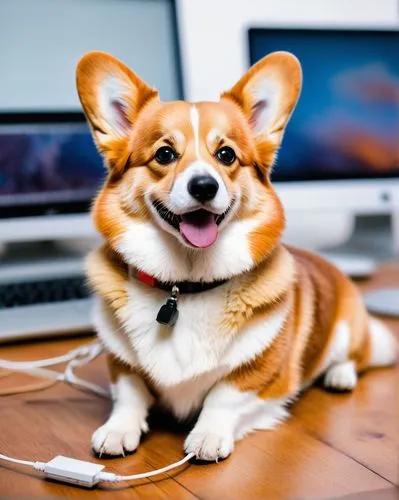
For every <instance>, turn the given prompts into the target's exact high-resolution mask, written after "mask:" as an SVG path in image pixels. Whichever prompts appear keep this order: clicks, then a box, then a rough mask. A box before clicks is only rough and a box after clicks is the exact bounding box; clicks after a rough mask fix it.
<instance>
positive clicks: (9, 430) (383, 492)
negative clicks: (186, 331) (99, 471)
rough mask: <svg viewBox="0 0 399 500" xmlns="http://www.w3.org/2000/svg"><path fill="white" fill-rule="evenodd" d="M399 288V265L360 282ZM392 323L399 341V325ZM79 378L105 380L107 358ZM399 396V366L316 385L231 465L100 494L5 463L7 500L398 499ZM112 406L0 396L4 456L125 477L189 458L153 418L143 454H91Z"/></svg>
mask: <svg viewBox="0 0 399 500" xmlns="http://www.w3.org/2000/svg"><path fill="white" fill-rule="evenodd" d="M392 284H395V285H399V265H398V264H397V263H391V264H386V265H385V266H382V267H381V268H380V269H379V270H378V272H377V273H376V275H375V276H374V277H373V278H372V279H370V280H367V281H362V282H359V286H360V287H361V288H362V289H363V290H370V289H373V288H377V287H380V286H386V285H392ZM386 321H387V323H389V324H390V326H391V327H392V328H393V329H394V330H395V332H396V334H397V336H398V339H399V321H398V320H394V319H386ZM0 327H1V326H0ZM90 341H92V337H83V338H78V339H77V338H74V339H62V340H59V339H58V340H52V341H51V340H46V341H43V342H39V341H38V342H31V343H24V344H18V345H9V346H3V347H1V348H0V357H2V358H7V359H12V360H29V359H32V360H34V359H39V358H44V357H50V356H55V355H58V354H61V353H64V352H66V351H67V350H69V349H71V348H74V347H77V346H79V345H82V344H84V343H87V342H90ZM80 374H81V375H82V376H83V377H85V378H87V379H89V380H92V381H94V382H96V383H98V384H101V385H103V386H106V384H107V372H106V368H105V360H104V359H103V358H100V359H98V360H96V361H95V362H94V363H92V365H90V366H89V367H87V368H84V369H83V370H81V372H80ZM0 375H1V374H0ZM24 383H32V378H30V377H28V376H24V375H18V374H13V375H10V376H6V377H4V376H3V377H1V376H0V390H1V389H4V388H7V387H13V386H16V385H21V384H24ZM398 394H399V392H398V369H397V368H391V369H383V370H375V371H372V372H369V373H367V374H365V375H364V376H363V377H362V378H361V379H360V382H359V385H358V387H357V388H356V390H355V391H354V393H352V394H337V393H327V392H325V391H324V390H323V389H321V388H320V387H314V388H312V389H310V390H308V391H307V392H306V393H305V394H304V395H303V396H302V397H301V398H300V399H299V401H298V402H297V403H295V404H294V405H293V407H292V418H291V419H290V420H289V421H288V422H287V423H285V424H283V425H281V426H280V427H279V428H278V429H276V430H274V431H260V432H256V433H254V434H252V435H250V436H248V437H247V438H245V439H244V440H243V441H240V442H239V443H237V445H236V450H235V452H234V453H233V455H232V456H231V457H230V458H228V459H227V460H225V461H223V462H220V463H218V464H202V463H189V464H186V465H185V466H183V467H182V468H181V469H180V470H178V471H176V472H174V471H172V472H170V473H168V474H164V475H163V476H159V477H157V478H152V479H151V480H141V481H138V482H131V483H127V484H126V483H119V484H116V485H105V486H101V487H98V488H96V489H93V490H85V489H82V488H78V487H74V486H67V485H63V484H59V483H53V482H49V481H44V480H42V479H41V478H40V474H39V473H37V472H35V471H33V470H31V469H28V468H26V467H22V466H18V465H13V464H6V463H4V462H0V498H47V499H50V498H52V499H53V498H82V499H89V498H92V499H100V498H101V499H112V500H114V499H115V500H118V499H123V498H132V499H139V498H140V499H141V498H142V499H160V498H163V499H176V500H186V499H187V500H190V499H195V498H201V499H209V500H212V499H215V500H218V499H237V500H245V499H250V500H255V499H272V500H273V499H284V500H285V499H292V500H294V499H295V500H300V499H302V500H307V499H338V498H342V499H347V500H393V499H398V498H399V490H398V489H397V485H398V473H399V460H398V459H399V457H398V443H399V440H398V431H399V419H398V416H399V415H398V413H399V412H398V402H399V398H398ZM109 409H110V403H109V402H108V401H107V400H105V399H102V398H100V397H96V396H94V395H91V394H85V393H83V392H79V391H77V390H75V389H73V388H71V387H67V386H65V385H62V384H57V385H55V386H53V387H51V388H49V389H47V390H44V391H41V392H35V393H29V394H20V395H14V396H4V397H2V398H0V453H5V454H8V455H10V456H14V457H17V458H22V459H26V460H39V461H47V460H50V459H51V458H53V457H54V456H56V455H66V456H71V457H74V458H78V459H83V460H91V461H95V462H101V463H106V465H107V466H108V468H109V469H110V470H112V471H114V472H118V473H120V474H133V473H135V472H143V471H149V470H152V469H154V468H158V467H163V466H165V465H167V464H169V463H171V462H174V461H176V460H179V459H181V458H182V457H183V452H182V444H183V440H184V436H185V435H186V432H187V429H184V428H183V427H179V426H177V425H176V424H175V423H174V422H173V420H172V419H171V418H169V417H167V416H165V415H163V416H162V415H154V416H153V417H152V422H151V424H152V430H151V432H150V433H149V435H148V436H146V437H145V438H144V440H143V442H142V444H141V447H140V448H139V450H138V451H137V452H136V453H134V454H133V455H131V456H128V457H125V458H118V459H108V460H104V459H103V460H97V459H96V458H94V457H93V456H92V454H91V450H90V437H91V434H92V432H93V431H94V430H95V429H96V427H97V426H99V425H100V424H102V423H103V422H104V420H105V418H106V416H107V414H108V412H109Z"/></svg>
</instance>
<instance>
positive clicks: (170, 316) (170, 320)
mask: <svg viewBox="0 0 399 500" xmlns="http://www.w3.org/2000/svg"><path fill="white" fill-rule="evenodd" d="M178 293H179V289H178V288H177V287H176V286H174V287H173V289H172V295H171V296H170V297H169V298H168V300H167V301H166V304H164V305H163V306H162V307H161V309H160V310H159V312H158V315H157V321H158V323H160V324H161V325H169V326H173V325H174V324H175V323H176V321H177V318H178V317H179V311H178V309H177V299H178Z"/></svg>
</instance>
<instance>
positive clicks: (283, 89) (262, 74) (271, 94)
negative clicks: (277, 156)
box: [222, 52, 302, 146]
mask: <svg viewBox="0 0 399 500" xmlns="http://www.w3.org/2000/svg"><path fill="white" fill-rule="evenodd" d="M301 84H302V71H301V65H300V63H299V61H298V59H297V58H296V57H295V56H293V55H292V54H290V53H289V52H273V53H272V54H269V55H267V56H266V57H264V58H263V59H262V60H260V61H259V62H258V63H256V64H255V65H254V66H252V68H251V69H250V70H249V71H248V72H247V73H246V74H245V75H244V76H243V77H242V78H241V80H239V82H238V83H236V84H235V85H234V87H233V88H232V89H231V90H230V91H228V92H225V93H224V94H222V97H228V98H231V99H233V100H234V101H235V102H236V103H238V104H239V106H240V107H241V109H242V110H243V111H244V114H245V116H246V117H247V119H248V121H249V124H250V126H251V128H252V130H253V134H254V139H255V143H256V144H261V143H263V142H264V141H267V142H268V143H271V144H272V145H274V146H278V145H279V143H280V142H281V139H282V134H283V132H284V128H285V126H286V124H287V122H288V120H289V118H290V116H291V113H292V111H293V109H294V107H295V104H296V102H297V100H298V97H299V94H300V91H301Z"/></svg>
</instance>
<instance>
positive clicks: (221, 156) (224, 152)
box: [215, 146, 237, 165]
mask: <svg viewBox="0 0 399 500" xmlns="http://www.w3.org/2000/svg"><path fill="white" fill-rule="evenodd" d="M215 156H216V158H217V159H218V160H219V161H220V163H223V165H231V164H232V163H234V162H235V160H236V158H237V156H236V154H235V151H234V149H233V148H231V147H229V146H223V147H222V148H220V149H219V150H218V151H216V154H215Z"/></svg>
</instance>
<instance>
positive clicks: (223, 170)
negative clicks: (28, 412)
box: [77, 52, 396, 461]
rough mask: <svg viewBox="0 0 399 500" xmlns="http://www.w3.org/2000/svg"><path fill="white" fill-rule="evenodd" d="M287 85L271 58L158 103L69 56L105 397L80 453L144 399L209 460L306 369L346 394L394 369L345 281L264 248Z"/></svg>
mask: <svg viewBox="0 0 399 500" xmlns="http://www.w3.org/2000/svg"><path fill="white" fill-rule="evenodd" d="M301 80H302V75H301V66H300V63H299V61H298V60H297V59H296V58H295V57H294V56H293V55H291V54H289V53H286V52H275V53H272V54H269V55H267V56H266V57H265V58H264V59H262V60H261V61H259V62H258V63H257V64H255V65H254V66H253V67H252V68H251V69H250V70H249V71H248V72H247V73H246V74H245V75H244V76H243V77H242V78H241V79H240V80H239V81H238V83H236V84H235V85H234V86H233V87H232V88H231V89H230V90H228V91H226V92H224V93H222V94H221V97H220V100H219V101H218V102H196V103H189V102H183V101H177V102H162V101H161V100H160V98H159V95H158V92H157V91H156V90H155V89H154V88H151V87H150V86H148V85H147V84H146V83H145V82H144V81H143V80H141V79H140V78H139V77H138V76H137V75H136V74H135V73H133V72H132V71H131V70H130V69H129V68H128V67H126V66H125V65H124V64H123V63H122V62H120V61H119V60H117V59H116V58H114V57H112V56H111V55H108V54H106V53H103V52H91V53H88V54H86V55H85V56H84V57H83V58H82V59H81V61H80V62H79V64H78V68H77V88H78V93H79V96H80V100H81V103H82V106H83V109H84V112H85V114H86V117H87V119H88V122H89V124H90V127H91V130H92V133H93V137H94V141H95V143H96V145H97V147H98V149H99V151H100V152H101V154H102V156H103V158H104V161H105V165H106V167H107V169H108V175H107V178H106V180H105V183H104V185H103V187H102V189H101V190H100V191H99V193H98V195H97V197H96V200H95V202H94V205H93V210H92V214H93V220H94V223H95V226H96V228H97V229H98V231H99V232H100V234H101V235H102V236H103V238H104V242H103V245H102V246H101V247H100V248H98V249H97V250H95V251H94V252H92V253H91V254H90V255H89V257H88V259H87V273H88V279H89V283H90V285H91V287H92V289H93V291H94V293H95V296H96V306H95V313H94V316H95V326H96V329H97V332H98V336H99V338H100V340H101V342H102V343H103V345H104V347H105V349H106V351H107V356H108V361H109V370H110V380H111V393H112V398H113V409H112V412H111V415H110V417H109V419H108V420H107V421H106V423H105V424H104V425H102V426H101V427H100V428H99V429H97V430H96V431H95V433H94V435H93V438H92V447H93V450H94V451H95V452H96V453H98V454H102V453H104V454H108V455H123V454H124V453H125V452H132V451H134V450H135V449H136V448H137V446H138V444H139V442H140V437H141V435H142V433H144V432H147V431H148V424H147V416H148V412H149V409H150V407H151V406H152V405H154V404H155V403H157V404H159V405H162V406H163V407H164V408H166V409H168V410H169V411H170V412H171V413H172V414H173V415H174V416H175V417H176V418H177V419H179V420H189V419H193V420H194V418H195V419H196V420H195V422H196V423H195V424H194V426H193V429H192V431H191V432H190V433H189V434H188V436H187V438H186V440H185V444H184V450H185V452H187V453H195V455H196V456H197V457H198V458H199V459H202V460H207V461H215V460H218V459H222V458H225V457H227V456H228V455H230V453H231V452H232V451H233V449H234V443H235V441H237V440H239V439H241V438H242V437H243V436H245V435H246V434H247V433H249V432H251V431H255V430H258V429H272V428H274V427H275V426H276V425H277V424H278V423H280V422H281V421H283V420H284V419H286V418H287V416H288V409H287V406H288V405H289V403H290V402H292V401H293V399H295V398H296V397H297V396H298V395H299V393H300V392H301V391H302V390H303V389H304V388H306V387H308V386H309V385H310V384H312V382H313V381H315V380H316V379H317V378H319V377H321V376H322V377H324V378H323V380H324V385H325V387H327V388H333V389H337V390H345V391H346V390H352V389H353V388H354V387H355V386H356V383H357V378H358V373H359V372H362V371H363V370H365V369H366V368H369V367H376V366H386V365H390V364H393V363H394V361H395V357H396V344H395V341H394V337H393V336H392V334H391V333H390V331H389V330H388V329H387V328H386V327H385V326H384V325H383V324H382V323H381V322H379V321H377V320H376V319H373V318H371V317H370V316H369V315H368V314H367V312H366V310H365V307H364V305H363V302H362V298H361V295H360V293H359V291H358V290H357V288H356V286H355V285H354V284H353V283H352V282H351V281H350V280H349V279H348V278H347V277H345V276H344V275H343V274H341V272H340V271H338V270H337V269H336V268H335V267H333V266H332V265H331V264H329V263H328V262H326V261H325V260H323V259H321V258H320V257H318V256H316V255H313V254H311V253H308V252H305V251H302V250H298V249H295V248H290V247H287V246H284V245H283V244H281V242H280V239H281V236H282V233H283V230H284V210H283V207H282V204H281V202H280V201H279V198H278V197H277V195H276V192H275V191H274V189H273V186H272V185H271V182H270V171H271V168H272V165H273V162H274V160H275V158H276V155H277V151H278V148H279V147H280V143H281V140H282V137H283V133H284V129H285V127H286V125H287V122H288V120H289V118H290V115H291V113H292V112H293V109H294V107H295V104H296V102H297V100H298V97H299V94H300V90H301ZM288 147H289V145H288Z"/></svg>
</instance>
